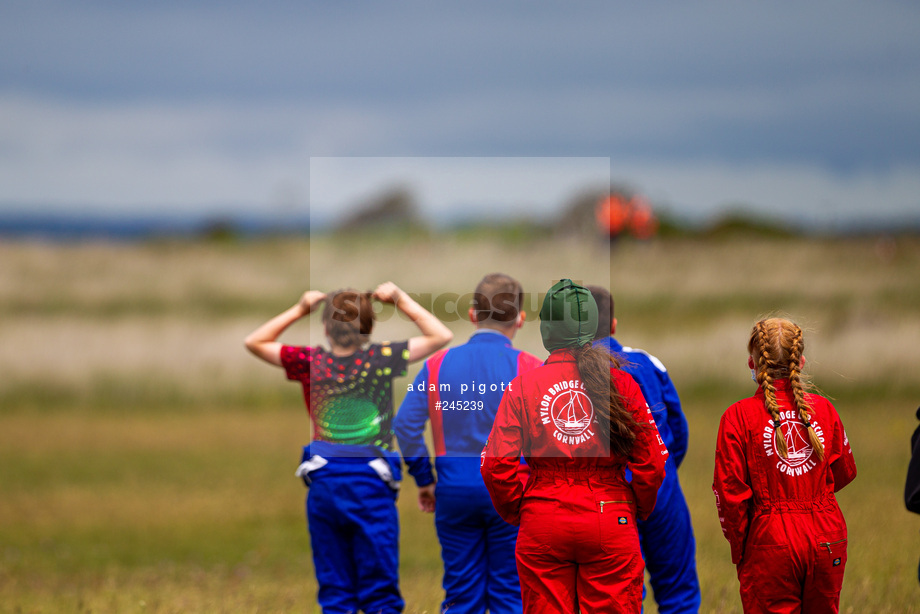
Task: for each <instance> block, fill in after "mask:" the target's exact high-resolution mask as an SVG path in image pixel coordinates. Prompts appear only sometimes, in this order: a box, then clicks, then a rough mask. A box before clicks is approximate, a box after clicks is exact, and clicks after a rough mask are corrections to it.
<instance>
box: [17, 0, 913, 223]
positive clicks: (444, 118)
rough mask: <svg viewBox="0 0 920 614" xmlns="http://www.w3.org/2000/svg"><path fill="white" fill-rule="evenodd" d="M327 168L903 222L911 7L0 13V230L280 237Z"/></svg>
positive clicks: (65, 9)
mask: <svg viewBox="0 0 920 614" xmlns="http://www.w3.org/2000/svg"><path fill="white" fill-rule="evenodd" d="M801 5H804V6H801ZM352 157H371V158H404V159H406V158H411V159H421V158H428V157H440V158H445V157H446V158H456V159H467V160H468V159H475V158H488V159H499V158H505V157H511V158H519V159H520V158H527V157H539V158H557V159H560V158H565V157H575V158H608V159H609V160H610V165H609V169H610V178H611V179H612V180H614V181H616V182H619V183H624V184H627V185H629V186H631V187H633V188H634V189H636V190H638V191H641V192H643V193H645V194H647V195H648V196H649V197H650V198H651V199H652V200H653V201H654V202H655V203H656V204H658V205H659V206H660V207H662V208H665V209H668V210H669V211H671V212H672V213H675V214H677V215H681V216H686V217H706V216H711V215H714V214H716V213H718V212H719V211H722V210H724V209H726V208H731V207H734V206H737V205H739V204H743V205H744V206H746V207H750V208H752V209H756V210H757V211H758V212H760V213H764V214H771V215H777V216H780V217H786V218H792V219H801V220H805V221H809V222H814V223H819V224H824V225H834V224H840V223H844V222H846V221H847V220H851V219H853V218H854V217H867V216H869V217H874V218H876V219H879V220H892V219H899V218H900V217H902V216H905V215H910V216H916V215H917V214H920V5H918V4H916V3H911V2H884V1H883V2H875V3H865V2H854V1H850V0H843V1H835V2H831V1H825V0H819V1H816V2H808V3H795V4H793V3H760V4H752V3H735V2H721V1H704V2H691V3H665V2H644V3H625V2H624V3H619V2H577V3H561V2H560V3H550V2H520V1H515V2H501V3H497V2H483V1H479V0H474V1H471V2H464V3H451V4H446V3H422V2H398V3H390V2H374V3H372V2H342V3H328V2H293V1H291V2H260V3H255V2H252V3H244V2H232V1H228V2H220V3H218V2H196V3H188V2H148V3H123V2H93V1H87V2H80V3H75V2H63V1H47V2H45V1H41V0H37V1H33V2H25V1H21V2H20V1H17V2H4V3H3V4H2V5H0V208H5V209H7V210H9V209H11V208H18V207H21V206H24V205H25V206H29V207H32V208H38V209H41V208H47V209H48V210H71V211H78V212H79V211H87V212H90V211H92V212H136V211H141V212H151V211H153V212H201V211H213V212H248V213H252V214H264V215H287V214H289V213H291V212H302V211H306V210H307V208H308V206H309V202H310V194H311V183H310V167H311V160H314V161H315V160H316V159H317V158H324V159H329V158H343V159H347V158H352ZM411 166H413V167H414V168H421V167H424V166H425V165H418V164H414V165H411ZM397 180H398V181H403V180H407V181H408V180H411V177H410V178H400V177H394V181H397ZM381 187H383V186H381ZM480 188H481V191H482V192H484V193H488V192H489V190H490V186H489V184H488V181H487V180H486V179H483V182H482V185H481V186H480ZM528 190H532V193H529V192H528ZM542 192H543V193H542V195H541V193H540V191H538V190H537V187H536V186H534V187H532V188H528V186H527V185H525V184H524V183H522V185H521V199H522V200H524V201H527V202H532V203H534V204H533V207H535V208H536V209H538V210H542V211H546V212H549V211H552V210H555V209H557V208H558V207H560V206H561V204H562V203H559V202H558V201H559V196H558V194H557V193H555V192H553V191H552V190H549V191H547V190H545V189H544V190H543V191H542ZM549 193H552V194H551V195H550V194H549ZM422 200H424V201H425V202H422V205H423V207H424V208H426V211H427V213H428V214H430V215H442V214H446V212H447V211H446V210H447V209H449V208H450V204H449V202H448V201H449V199H447V198H441V197H434V196H432V197H431V198H430V201H431V203H434V202H440V203H442V204H440V205H434V204H430V203H429V202H428V201H429V198H428V197H425V198H423V199H422ZM314 206H318V205H317V204H316V203H314ZM324 206H326V205H324ZM329 206H337V205H334V204H333V205H329ZM438 207H441V208H440V209H439V208H438ZM510 210H513V207H512V206H510V204H509V211H510Z"/></svg>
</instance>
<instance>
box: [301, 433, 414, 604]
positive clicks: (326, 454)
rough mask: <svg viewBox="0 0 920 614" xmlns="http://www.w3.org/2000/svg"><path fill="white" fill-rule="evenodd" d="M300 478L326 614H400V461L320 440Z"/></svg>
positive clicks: (310, 451)
mask: <svg viewBox="0 0 920 614" xmlns="http://www.w3.org/2000/svg"><path fill="white" fill-rule="evenodd" d="M302 461H303V462H302V464H301V466H300V467H299V468H298V472H297V475H298V476H300V477H302V478H303V480H304V482H305V483H306V484H307V485H308V486H309V490H308V491H307V501H306V508H307V525H308V529H309V532H310V541H311V543H312V550H313V565H314V567H315V569H316V579H317V582H318V584H319V595H318V601H319V604H320V606H321V607H322V609H323V613H324V614H345V613H351V614H354V613H356V612H358V611H359V610H361V611H363V612H367V613H373V614H377V613H378V612H379V613H381V614H393V613H398V612H402V610H403V607H404V605H405V604H404V602H403V599H402V596H401V595H400V592H399V517H398V515H397V511H396V496H397V493H398V488H399V480H400V477H401V467H400V461H399V455H398V454H396V453H393V452H383V451H381V450H380V449H379V448H375V447H373V446H358V445H347V444H337V443H327V442H323V441H314V442H313V443H311V444H310V445H309V446H306V447H304V453H303V458H302Z"/></svg>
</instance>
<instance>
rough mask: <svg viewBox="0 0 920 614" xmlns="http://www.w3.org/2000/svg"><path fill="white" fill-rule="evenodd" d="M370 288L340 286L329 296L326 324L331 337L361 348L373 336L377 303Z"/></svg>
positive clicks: (324, 315)
mask: <svg viewBox="0 0 920 614" xmlns="http://www.w3.org/2000/svg"><path fill="white" fill-rule="evenodd" d="M371 296H372V295H371V293H370V292H357V291H355V290H351V289H346V290H336V291H335V292H332V293H330V294H329V295H328V296H327V297H326V305H325V308H324V309H323V324H324V325H325V327H326V336H327V337H329V341H330V342H331V343H333V344H335V345H337V346H339V347H343V348H358V347H361V346H363V345H364V344H366V343H367V342H368V341H369V340H370V335H371V331H372V330H373V329H374V307H373V305H372V304H371Z"/></svg>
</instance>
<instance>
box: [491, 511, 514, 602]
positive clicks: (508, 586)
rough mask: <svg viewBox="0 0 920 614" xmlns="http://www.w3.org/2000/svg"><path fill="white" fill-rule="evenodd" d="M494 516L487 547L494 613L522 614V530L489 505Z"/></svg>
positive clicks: (492, 516)
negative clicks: (516, 552)
mask: <svg viewBox="0 0 920 614" xmlns="http://www.w3.org/2000/svg"><path fill="white" fill-rule="evenodd" d="M488 505H489V508H490V509H489V510H488V512H489V513H490V514H491V515H490V516H489V518H488V520H487V521H486V547H487V549H488V553H489V554H488V565H489V590H488V605H489V612H490V614H521V612H523V605H522V603H521V582H520V580H519V579H518V571H517V561H516V559H515V558H514V546H515V544H516V543H517V534H518V528H517V527H516V526H514V525H510V524H508V523H507V522H505V521H504V520H502V518H501V516H499V515H498V512H496V511H495V508H494V507H493V506H492V503H491V501H489V502H488Z"/></svg>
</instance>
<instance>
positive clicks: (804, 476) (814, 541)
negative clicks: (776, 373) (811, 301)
mask: <svg viewBox="0 0 920 614" xmlns="http://www.w3.org/2000/svg"><path fill="white" fill-rule="evenodd" d="M774 386H775V388H776V399H777V402H778V403H779V406H780V409H781V411H780V421H781V422H782V425H781V426H780V430H781V431H782V432H783V434H784V435H785V437H786V444H787V447H788V456H787V458H781V457H780V456H779V454H778V453H777V451H776V444H775V440H774V437H773V430H774V429H773V418H772V417H771V416H770V414H769V412H768V411H767V410H766V407H765V405H764V394H763V390H758V391H757V394H756V395H755V396H753V397H751V398H748V399H744V400H742V401H739V402H737V403H735V404H734V405H732V406H731V407H729V408H728V409H727V410H726V411H725V414H724V415H723V416H722V421H721V423H720V425H719V435H718V440H717V441H716V461H715V475H714V479H713V491H714V492H715V495H716V506H717V507H718V510H719V521H720V522H721V523H722V532H723V533H724V534H725V537H726V539H728V542H729V544H731V552H732V562H733V563H735V564H736V565H737V566H738V580H739V582H740V583H741V602H742V605H743V607H744V611H745V612H804V613H812V612H837V611H838V605H839V602H840V588H841V586H842V585H843V570H844V568H845V567H846V562H847V527H846V522H845V521H844V519H843V514H842V513H841V511H840V508H839V507H838V505H837V499H836V498H835V497H834V493H835V492H836V491H838V490H840V489H841V488H843V487H844V486H846V485H847V484H849V483H850V482H851V481H853V478H855V477H856V463H855V462H854V461H853V453H852V452H851V451H850V444H849V441H848V440H847V436H846V433H845V432H844V430H843V425H842V424H841V422H840V417H839V416H838V415H837V411H836V410H835V409H834V406H833V405H831V403H830V402H829V401H828V400H827V399H825V398H824V397H821V396H818V395H815V394H808V395H806V400H807V402H808V406H809V409H810V412H811V418H810V419H811V423H812V426H813V427H814V429H815V432H816V433H817V435H818V438H819V439H821V440H822V442H823V445H824V460H823V461H819V460H818V456H817V454H815V453H814V451H813V450H812V447H811V445H810V443H809V440H808V433H807V430H806V427H805V425H804V424H802V421H801V419H800V418H799V415H798V411H796V410H795V404H794V401H793V397H792V391H791V390H789V389H788V382H787V381H786V380H778V381H776V382H775V383H774Z"/></svg>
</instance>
